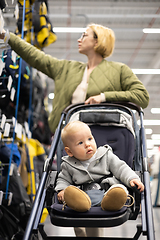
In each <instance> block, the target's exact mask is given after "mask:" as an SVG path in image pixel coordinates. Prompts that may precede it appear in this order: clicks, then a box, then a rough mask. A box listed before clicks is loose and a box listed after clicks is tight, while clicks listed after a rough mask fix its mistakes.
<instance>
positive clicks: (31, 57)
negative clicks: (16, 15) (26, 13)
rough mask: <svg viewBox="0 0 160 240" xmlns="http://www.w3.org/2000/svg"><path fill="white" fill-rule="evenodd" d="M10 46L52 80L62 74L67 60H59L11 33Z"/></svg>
mask: <svg viewBox="0 0 160 240" xmlns="http://www.w3.org/2000/svg"><path fill="white" fill-rule="evenodd" d="M8 43H9V45H10V46H11V48H12V49H13V50H14V51H15V52H16V53H17V54H18V55H19V56H20V57H21V58H22V59H23V60H24V61H26V62H27V63H28V64H29V65H30V66H31V67H34V68H36V69H37V70H39V71H41V72H43V73H44V74H46V75H47V76H49V77H50V78H52V79H55V77H56V76H57V75H58V74H59V73H60V72H61V69H63V66H64V64H65V60H58V59H57V58H54V57H52V56H51V55H48V54H45V53H44V52H43V51H41V50H39V49H38V48H36V47H34V46H33V45H31V44H30V43H27V42H26V41H25V40H23V39H21V38H20V37H18V36H16V35H15V34H14V33H10V39H9V42H8Z"/></svg>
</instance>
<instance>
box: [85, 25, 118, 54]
mask: <svg viewBox="0 0 160 240" xmlns="http://www.w3.org/2000/svg"><path fill="white" fill-rule="evenodd" d="M87 28H91V29H92V31H93V32H94V36H95V35H96V36H97V41H98V44H97V45H96V46H95V51H96V52H97V53H99V54H100V55H101V56H102V57H103V58H106V57H109V56H111V55H112V53H113V50H114V45H115V35H114V32H113V30H112V29H110V28H107V27H104V26H102V25H98V24H94V23H92V24H89V25H88V26H87Z"/></svg>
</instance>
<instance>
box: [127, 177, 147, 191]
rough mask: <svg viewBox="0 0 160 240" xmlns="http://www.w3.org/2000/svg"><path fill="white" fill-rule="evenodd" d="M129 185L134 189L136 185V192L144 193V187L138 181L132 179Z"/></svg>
mask: <svg viewBox="0 0 160 240" xmlns="http://www.w3.org/2000/svg"><path fill="white" fill-rule="evenodd" d="M130 185H131V187H135V185H137V188H138V190H139V191H140V192H143V191H144V185H143V183H142V182H141V181H140V180H138V179H132V180H131V181H130Z"/></svg>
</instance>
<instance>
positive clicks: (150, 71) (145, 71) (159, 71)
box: [132, 68, 160, 74]
mask: <svg viewBox="0 0 160 240" xmlns="http://www.w3.org/2000/svg"><path fill="white" fill-rule="evenodd" d="M132 71H133V73H135V74H160V69H138V68H137V69H132Z"/></svg>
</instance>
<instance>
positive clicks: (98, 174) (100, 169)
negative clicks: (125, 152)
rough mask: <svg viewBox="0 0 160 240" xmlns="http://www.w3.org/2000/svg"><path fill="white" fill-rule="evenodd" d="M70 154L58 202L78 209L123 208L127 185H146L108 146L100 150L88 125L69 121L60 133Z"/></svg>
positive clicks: (60, 178) (63, 169)
mask: <svg viewBox="0 0 160 240" xmlns="http://www.w3.org/2000/svg"><path fill="white" fill-rule="evenodd" d="M61 138H62V141H63V144H64V146H65V151H66V153H67V154H68V156H64V157H63V158H62V160H63V162H62V164H61V171H60V173H59V175H58V179H57V183H56V188H55V190H56V191H57V192H58V194H57V197H58V201H59V202H62V203H64V205H63V206H65V205H67V206H68V207H70V208H72V209H73V210H75V211H78V212H85V211H87V210H89V209H90V208H91V206H101V208H102V209H103V210H106V211H117V210H120V209H121V208H122V207H123V206H124V205H125V204H126V202H127V199H128V196H129V194H128V190H127V187H135V186H136V187H137V189H138V190H139V191H140V192H142V191H143V190H144V185H143V183H142V182H141V180H140V178H139V176H138V175H137V174H136V173H135V172H134V171H133V170H132V169H131V168H130V167H129V166H128V165H127V164H126V163H125V162H124V161H123V160H120V159H119V158H118V157H117V156H116V155H115V154H114V153H113V152H112V149H111V147H110V146H109V145H105V146H101V147H99V148H98V149H97V145H96V142H95V139H94V137H93V135H92V133H91V130H90V128H89V127H88V125H87V124H85V123H83V122H81V121H73V122H70V123H68V124H67V125H66V126H65V127H64V128H63V129H62V133H61Z"/></svg>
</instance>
